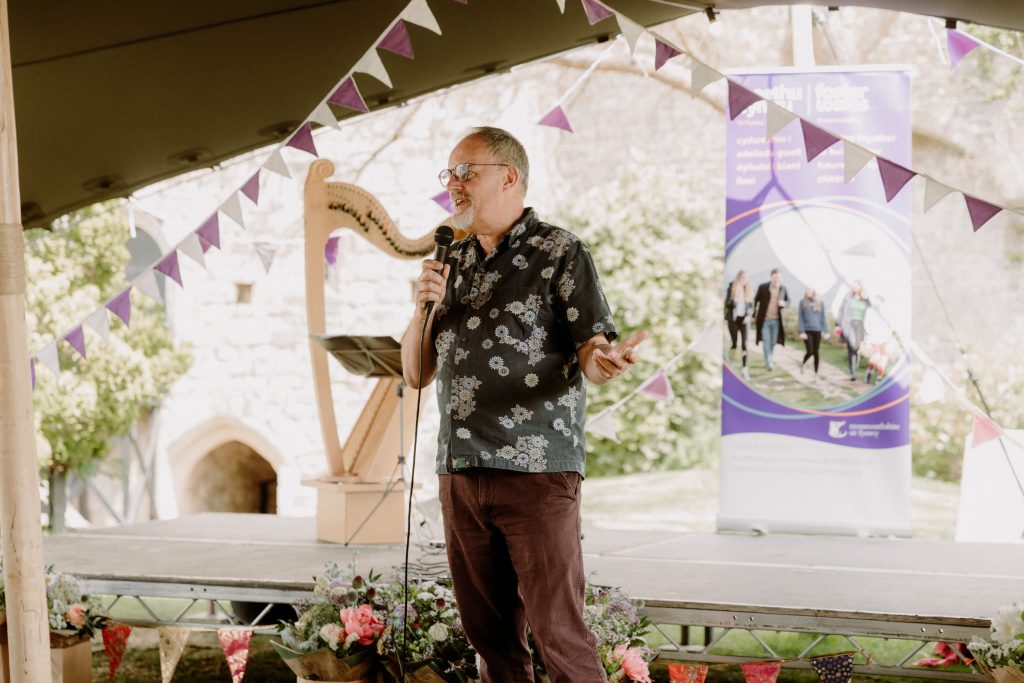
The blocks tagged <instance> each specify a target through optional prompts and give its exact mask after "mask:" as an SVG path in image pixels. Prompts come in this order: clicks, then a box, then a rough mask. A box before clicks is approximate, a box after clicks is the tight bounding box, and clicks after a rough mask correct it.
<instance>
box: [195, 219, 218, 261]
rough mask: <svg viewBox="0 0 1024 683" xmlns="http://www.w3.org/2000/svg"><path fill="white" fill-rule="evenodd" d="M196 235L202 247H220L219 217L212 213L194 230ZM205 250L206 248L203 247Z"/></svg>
mask: <svg viewBox="0 0 1024 683" xmlns="http://www.w3.org/2000/svg"><path fill="white" fill-rule="evenodd" d="M196 235H197V236H198V237H199V239H201V240H202V241H203V243H204V247H216V248H217V249H220V218H218V216H217V214H216V213H214V214H213V215H212V216H210V217H209V218H207V219H206V221H205V222H204V223H203V224H202V225H201V226H199V229H198V230H196ZM203 251H204V252H205V251H206V248H204V249H203Z"/></svg>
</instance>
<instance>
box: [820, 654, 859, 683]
mask: <svg viewBox="0 0 1024 683" xmlns="http://www.w3.org/2000/svg"><path fill="white" fill-rule="evenodd" d="M811 667H812V668H813V669H814V670H815V672H817V674H818V678H819V679H821V683H850V682H851V681H852V680H853V654H852V653H846V654H841V655H831V656H829V657H815V658H813V659H812V660H811Z"/></svg>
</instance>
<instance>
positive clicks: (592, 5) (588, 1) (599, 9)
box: [581, 0, 614, 26]
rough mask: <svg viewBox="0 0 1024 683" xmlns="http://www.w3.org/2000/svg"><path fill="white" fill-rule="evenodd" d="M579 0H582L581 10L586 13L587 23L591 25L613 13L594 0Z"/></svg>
mask: <svg viewBox="0 0 1024 683" xmlns="http://www.w3.org/2000/svg"><path fill="white" fill-rule="evenodd" d="M581 1H582V2H583V11H584V12H586V14H587V23H589V24H590V25H591V26H593V25H594V24H596V23H597V22H599V21H604V20H605V19H607V18H608V17H610V16H612V15H613V14H614V12H612V11H611V10H609V9H608V8H607V7H605V6H604V5H602V4H601V3H599V2H596V1H595V0H581Z"/></svg>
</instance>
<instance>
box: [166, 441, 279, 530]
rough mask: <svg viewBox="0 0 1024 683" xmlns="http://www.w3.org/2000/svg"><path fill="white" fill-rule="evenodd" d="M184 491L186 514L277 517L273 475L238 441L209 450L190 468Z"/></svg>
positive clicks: (275, 489)
mask: <svg viewBox="0 0 1024 683" xmlns="http://www.w3.org/2000/svg"><path fill="white" fill-rule="evenodd" d="M186 490H187V491H188V495H187V497H186V500H185V501H184V503H185V504H184V506H183V507H184V508H185V510H184V512H185V513H186V514H195V513H199V512H258V513H264V514H277V473H276V472H275V471H274V468H273V466H272V465H271V464H270V463H269V462H268V461H267V460H266V459H264V458H263V456H261V455H260V454H259V452H257V451H256V450H255V449H253V448H252V447H250V446H248V445H247V444H244V443H242V442H241V441H234V440H232V441H228V442H225V443H222V444H221V445H219V446H217V447H215V448H213V449H211V450H210V451H209V452H208V453H207V454H206V455H205V456H204V457H203V458H201V459H200V460H199V461H198V462H197V463H196V464H195V466H194V467H193V468H192V471H191V472H190V473H189V476H188V482H187V485H186Z"/></svg>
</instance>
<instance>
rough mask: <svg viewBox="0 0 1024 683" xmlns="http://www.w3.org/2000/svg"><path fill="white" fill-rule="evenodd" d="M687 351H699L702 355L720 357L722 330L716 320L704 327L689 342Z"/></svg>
mask: <svg viewBox="0 0 1024 683" xmlns="http://www.w3.org/2000/svg"><path fill="white" fill-rule="evenodd" d="M686 350H687V351H693V352H694V353H699V354H701V355H702V356H709V357H711V358H721V357H722V330H721V327H720V326H719V324H718V322H717V321H715V322H713V323H711V324H709V325H708V326H707V327H705V328H704V329H703V330H702V331H701V333H700V334H699V335H697V337H696V339H694V340H693V341H692V342H690V345H689V346H687V347H686Z"/></svg>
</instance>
